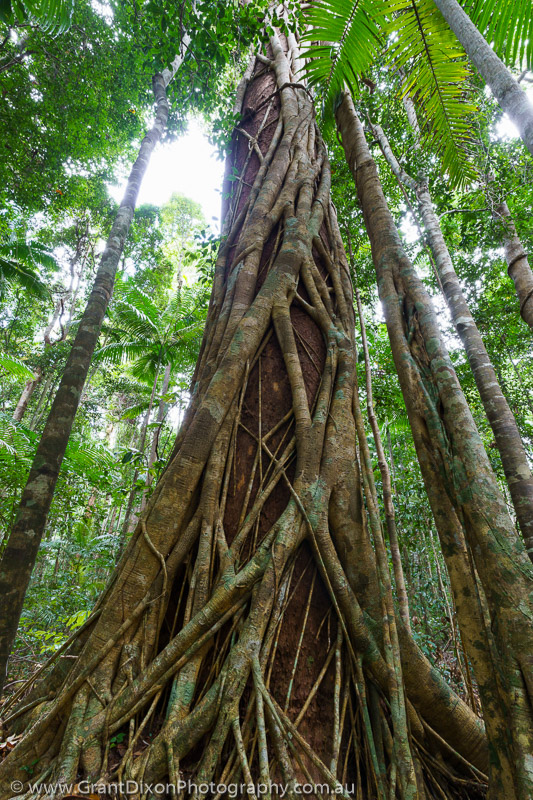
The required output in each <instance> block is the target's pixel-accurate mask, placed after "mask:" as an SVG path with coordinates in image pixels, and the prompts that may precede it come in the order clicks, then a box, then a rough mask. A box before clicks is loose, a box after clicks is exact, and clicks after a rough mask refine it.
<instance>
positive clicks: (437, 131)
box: [388, 0, 476, 188]
mask: <svg viewBox="0 0 533 800" xmlns="http://www.w3.org/2000/svg"><path fill="white" fill-rule="evenodd" d="M389 10H390V13H391V15H392V20H391V22H389V25H388V30H389V33H390V35H391V39H392V44H391V47H390V48H389V51H388V61H389V63H391V64H394V66H395V67H396V68H397V69H403V70H404V72H405V74H406V77H405V78H404V79H403V81H402V88H401V91H402V94H403V95H410V96H411V97H412V99H413V101H414V102H415V105H416V106H417V108H418V110H419V112H420V113H419V120H423V121H424V124H423V125H422V132H423V136H424V140H425V143H426V145H427V146H428V147H431V148H433V149H434V151H435V152H436V154H437V156H438V157H439V159H440V161H441V163H442V167H443V169H444V170H445V171H446V172H447V173H448V175H449V176H450V179H451V181H452V183H453V185H454V186H455V187H457V188H464V187H465V186H466V185H468V184H469V183H470V182H471V181H472V180H473V179H474V178H475V175H476V172H475V169H474V167H473V164H472V162H471V160H470V158H469V155H470V152H471V150H472V138H471V133H470V131H471V129H472V115H473V113H474V110H475V106H474V105H473V104H472V103H471V102H469V101H468V99H467V82H468V79H469V77H470V74H471V72H470V68H469V64H468V59H467V57H466V54H465V52H464V50H463V49H462V47H461V45H460V44H459V43H458V41H457V39H456V38H455V36H454V34H453V33H452V32H451V30H450V28H449V27H448V25H447V23H446V21H445V20H444V17H443V16H442V15H441V13H440V11H438V9H437V8H436V7H435V5H434V3H433V2H432V0H391V2H389Z"/></svg>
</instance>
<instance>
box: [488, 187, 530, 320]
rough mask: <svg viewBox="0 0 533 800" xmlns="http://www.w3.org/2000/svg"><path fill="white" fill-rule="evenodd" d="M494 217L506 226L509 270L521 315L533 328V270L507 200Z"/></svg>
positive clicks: (506, 251)
mask: <svg viewBox="0 0 533 800" xmlns="http://www.w3.org/2000/svg"><path fill="white" fill-rule="evenodd" d="M494 217H495V219H497V220H501V222H502V223H503V226H504V233H503V243H504V248H505V260H506V261H507V271H508V273H509V275H510V277H511V278H512V279H513V282H514V285H515V289H516V294H517V297H518V300H519V302H520V316H521V317H522V319H523V320H524V322H525V323H527V325H529V327H530V328H531V329H532V330H533V272H532V271H531V267H530V266H529V261H528V258H527V253H526V251H525V250H524V248H523V246H522V242H521V241H520V239H519V238H518V234H517V232H516V226H515V224H514V220H513V218H512V216H511V212H510V211H509V206H508V205H507V203H506V202H503V203H500V204H499V205H498V206H496V208H495V209H494Z"/></svg>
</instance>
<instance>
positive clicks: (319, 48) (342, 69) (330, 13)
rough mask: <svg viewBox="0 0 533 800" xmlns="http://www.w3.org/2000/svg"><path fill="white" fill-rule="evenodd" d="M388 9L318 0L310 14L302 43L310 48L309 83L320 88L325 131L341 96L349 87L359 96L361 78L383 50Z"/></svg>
mask: <svg viewBox="0 0 533 800" xmlns="http://www.w3.org/2000/svg"><path fill="white" fill-rule="evenodd" d="M385 10H386V6H385V4H384V3H383V2H382V0H318V1H317V2H316V3H314V4H313V6H312V8H311V10H310V11H309V14H308V17H307V19H308V22H309V28H308V30H307V32H306V33H305V34H304V35H303V36H302V39H301V40H302V43H303V44H306V43H309V44H311V46H310V47H309V49H308V50H306V51H304V53H303V54H302V55H303V57H304V58H306V59H308V60H309V61H308V64H307V66H306V74H307V79H308V82H309V84H310V85H311V86H319V87H320V93H321V95H322V118H323V122H324V125H325V127H326V128H328V126H330V125H331V124H332V122H333V119H334V110H335V101H336V98H337V97H338V95H339V93H340V92H341V91H343V90H344V89H345V88H346V87H348V88H349V89H350V90H351V92H352V93H353V94H354V95H357V93H358V92H359V79H360V76H361V75H363V74H364V73H365V72H366V71H367V70H368V69H369V67H370V66H371V65H372V63H373V62H374V61H375V59H376V57H377V55H378V53H379V52H380V50H381V48H382V46H383V39H382V33H381V30H382V28H383V26H384V20H385V17H384V13H385ZM317 42H321V44H317Z"/></svg>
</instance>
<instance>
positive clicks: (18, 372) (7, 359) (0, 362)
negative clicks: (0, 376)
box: [0, 355, 35, 381]
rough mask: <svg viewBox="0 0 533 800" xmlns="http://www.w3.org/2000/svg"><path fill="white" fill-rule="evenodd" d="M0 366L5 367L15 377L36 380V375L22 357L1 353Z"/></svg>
mask: <svg viewBox="0 0 533 800" xmlns="http://www.w3.org/2000/svg"><path fill="white" fill-rule="evenodd" d="M0 368H1V369H4V370H5V371H6V372H8V373H9V374H10V375H13V377H14V378H19V379H20V380H24V381H33V380H35V375H34V374H33V372H32V371H31V369H29V368H28V367H27V366H26V364H24V362H23V361H21V360H20V358H15V356H7V355H0Z"/></svg>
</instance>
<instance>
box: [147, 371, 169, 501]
mask: <svg viewBox="0 0 533 800" xmlns="http://www.w3.org/2000/svg"><path fill="white" fill-rule="evenodd" d="M170 370H171V365H170V364H167V365H166V367H165V372H164V373H163V383H162V385H161V400H160V401H159V408H158V409H157V418H156V422H157V424H158V427H157V428H156V429H155V430H154V435H153V436H152V443H151V445H150V455H149V456H148V465H147V474H146V488H145V489H144V490H143V496H142V500H141V514H142V512H143V511H144V509H145V507H146V499H147V495H148V489H149V488H150V485H151V483H152V474H151V472H150V470H151V469H152V467H153V466H154V464H155V460H156V457H157V445H158V443H159V434H160V432H161V425H162V423H163V419H164V417H165V406H166V403H165V400H164V399H163V398H164V396H165V395H166V393H167V391H168V386H169V383H170Z"/></svg>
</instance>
